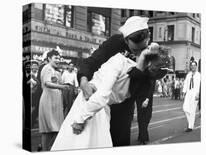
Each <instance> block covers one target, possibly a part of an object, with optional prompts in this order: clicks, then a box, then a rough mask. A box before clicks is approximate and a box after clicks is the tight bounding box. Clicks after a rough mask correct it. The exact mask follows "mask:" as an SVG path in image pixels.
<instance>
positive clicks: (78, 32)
mask: <svg viewBox="0 0 206 155" xmlns="http://www.w3.org/2000/svg"><path fill="white" fill-rule="evenodd" d="M133 15H138V16H147V17H149V18H150V20H149V29H150V33H151V41H153V42H157V43H159V44H160V45H165V46H167V47H169V49H170V55H171V56H172V58H173V59H172V60H173V62H174V63H173V69H174V70H175V71H176V73H186V72H187V71H188V69H189V61H190V59H191V57H193V58H194V59H195V60H196V61H199V60H200V57H201V48H200V47H201V17H200V14H198V13H181V12H165V11H145V10H133V9H117V8H102V7H87V6H71V5H60V4H42V3H32V4H28V5H25V6H24V7H23V53H25V54H26V53H31V54H37V55H41V54H43V53H44V52H45V51H48V50H50V49H52V48H56V47H57V46H59V47H60V49H61V50H62V55H63V57H65V58H70V59H72V60H74V61H76V60H78V59H81V58H86V57H88V56H89V55H90V54H91V49H96V48H97V47H98V46H99V45H100V44H101V43H102V42H103V41H104V40H106V39H107V38H108V37H110V36H111V35H113V34H115V33H118V29H119V27H120V26H121V25H122V24H124V22H125V21H126V19H127V18H128V17H130V16H133Z"/></svg>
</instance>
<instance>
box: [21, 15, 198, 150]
mask: <svg viewBox="0 0 206 155" xmlns="http://www.w3.org/2000/svg"><path fill="white" fill-rule="evenodd" d="M148 20H149V19H148V18H146V17H139V16H133V17H130V18H129V19H128V20H127V21H126V23H125V24H124V25H123V26H122V27H120V29H119V31H120V32H121V34H115V35H113V36H111V37H110V38H109V39H108V40H106V41H105V42H104V43H103V44H102V45H100V46H99V48H98V49H96V50H95V51H94V52H93V53H92V54H91V56H90V57H88V58H86V59H84V60H83V61H82V63H81V64H80V66H78V67H79V70H78V71H77V70H76V69H74V64H72V63H65V64H64V65H60V64H61V63H60V59H61V56H60V54H59V52H58V50H55V49H53V50H51V51H49V52H48V53H47V56H46V58H45V59H44V61H42V62H41V64H39V63H38V62H36V61H28V62H25V63H24V67H25V68H24V76H23V77H24V79H23V81H24V82H23V83H24V87H25V88H27V90H29V89H30V90H31V92H32V94H31V96H32V102H31V103H32V105H31V107H32V110H31V113H32V127H35V124H38V126H37V127H38V128H39V133H41V147H42V148H41V149H42V150H43V151H47V150H64V149H80V148H100V147H112V146H128V145H130V132H131V131H130V129H131V124H132V119H133V114H134V107H135V104H136V105H137V113H138V116H137V117H138V119H137V120H138V127H139V135H138V139H137V140H138V143H139V144H143V145H144V144H147V143H148V142H149V133H148V125H149V122H150V120H151V118H152V104H153V94H154V93H155V89H156V88H157V91H158V93H159V94H160V96H163V97H169V96H170V97H171V98H173V97H174V98H175V99H181V98H182V96H181V95H180V94H181V93H180V92H181V89H182V86H181V82H180V80H179V79H176V78H173V79H172V80H171V81H170V80H169V78H168V77H167V76H166V77H165V75H167V73H168V71H169V68H168V66H169V65H170V62H169V56H168V51H167V50H166V48H164V47H163V46H160V45H158V44H157V43H151V44H149V40H150V32H149V29H148V24H147V22H148ZM163 77H164V78H163ZM162 78H163V79H162ZM181 81H182V80H181ZM196 83H198V81H196V82H195V84H194V85H195V86H196ZM23 92H25V90H24V91H23ZM186 92H187V91H186V90H184V93H183V97H184V96H185V94H186ZM27 95H28V94H26V93H25V94H24V104H25V105H26V104H27V103H28V100H30V99H29V97H30V96H29V97H27ZM188 118H189V115H188ZM192 119H193V118H192ZM192 121H193V120H192ZM189 128H190V129H192V128H193V126H192V125H191V126H189Z"/></svg>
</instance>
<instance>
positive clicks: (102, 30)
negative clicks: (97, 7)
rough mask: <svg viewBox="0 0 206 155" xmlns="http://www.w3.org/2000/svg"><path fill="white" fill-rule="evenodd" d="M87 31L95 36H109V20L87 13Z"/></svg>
mask: <svg viewBox="0 0 206 155" xmlns="http://www.w3.org/2000/svg"><path fill="white" fill-rule="evenodd" d="M87 24H88V31H89V32H92V33H93V34H97V35H104V36H109V35H110V18H109V17H106V16H103V15H101V14H98V13H95V12H88V18H87Z"/></svg>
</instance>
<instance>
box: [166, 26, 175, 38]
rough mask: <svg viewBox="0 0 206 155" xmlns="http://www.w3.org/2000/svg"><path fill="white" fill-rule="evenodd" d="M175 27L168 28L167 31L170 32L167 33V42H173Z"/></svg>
mask: <svg viewBox="0 0 206 155" xmlns="http://www.w3.org/2000/svg"><path fill="white" fill-rule="evenodd" d="M174 29H175V28H174V25H168V26H167V31H168V33H167V40H168V41H172V40H174Z"/></svg>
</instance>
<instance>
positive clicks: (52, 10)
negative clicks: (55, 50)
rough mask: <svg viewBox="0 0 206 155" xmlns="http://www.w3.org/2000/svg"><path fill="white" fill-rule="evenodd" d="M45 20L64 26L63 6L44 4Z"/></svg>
mask: <svg viewBox="0 0 206 155" xmlns="http://www.w3.org/2000/svg"><path fill="white" fill-rule="evenodd" d="M45 20H46V21H49V22H52V23H58V24H62V25H63V24H64V6H63V5H58V4H46V5H45Z"/></svg>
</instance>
